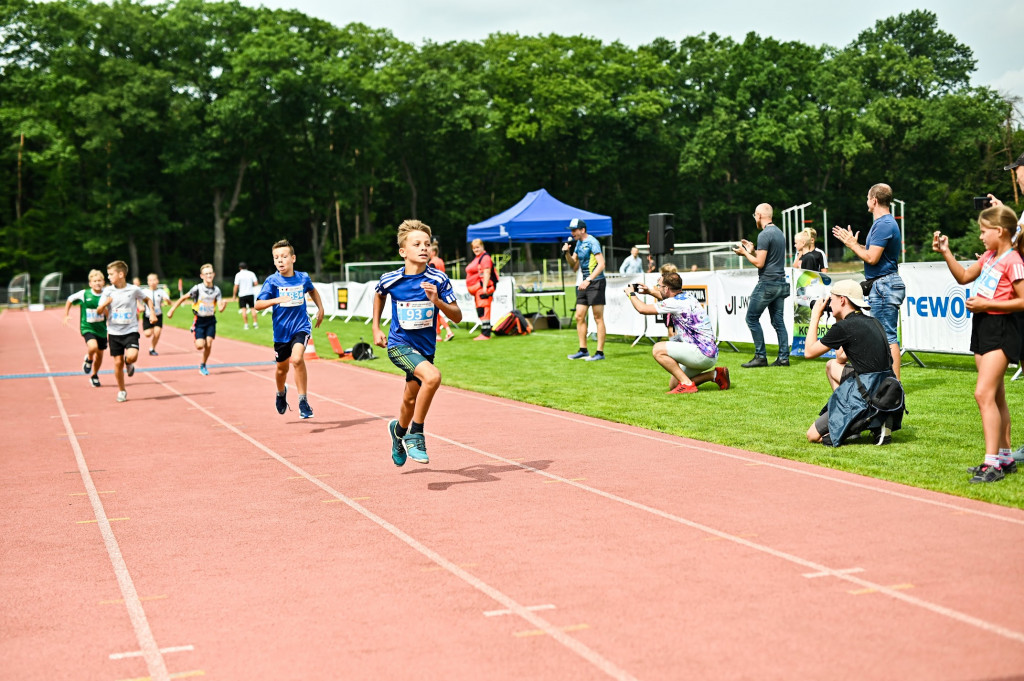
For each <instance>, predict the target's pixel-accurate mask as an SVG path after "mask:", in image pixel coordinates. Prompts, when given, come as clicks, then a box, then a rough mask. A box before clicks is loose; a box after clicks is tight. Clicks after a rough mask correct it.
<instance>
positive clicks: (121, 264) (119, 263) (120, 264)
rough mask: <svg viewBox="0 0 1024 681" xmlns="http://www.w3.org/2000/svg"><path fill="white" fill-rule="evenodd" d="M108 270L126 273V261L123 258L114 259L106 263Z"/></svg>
mask: <svg viewBox="0 0 1024 681" xmlns="http://www.w3.org/2000/svg"><path fill="white" fill-rule="evenodd" d="M107 269H108V270H117V271H118V272H124V273H125V274H128V263H126V262H125V261H124V260H115V261H114V262H112V263H110V264H109V265H107Z"/></svg>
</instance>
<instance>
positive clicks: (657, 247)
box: [647, 213, 676, 255]
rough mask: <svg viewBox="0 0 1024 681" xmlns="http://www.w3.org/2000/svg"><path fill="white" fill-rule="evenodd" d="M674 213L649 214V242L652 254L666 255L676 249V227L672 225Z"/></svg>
mask: <svg viewBox="0 0 1024 681" xmlns="http://www.w3.org/2000/svg"><path fill="white" fill-rule="evenodd" d="M674 217H675V216H674V215H673V214H672V213H651V214H650V215H648V216H647V222H648V230H649V231H648V232H647V244H648V245H649V246H650V247H651V255H665V254H666V253H672V252H674V251H675V248H676V246H675V244H676V229H675V227H674V226H673V225H672V219H673V218H674Z"/></svg>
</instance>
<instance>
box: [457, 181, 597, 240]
mask: <svg viewBox="0 0 1024 681" xmlns="http://www.w3.org/2000/svg"><path fill="white" fill-rule="evenodd" d="M573 218H580V219H581V220H583V221H584V222H586V223H587V234H589V235H591V236H609V235H610V234H611V233H612V219H611V218H610V217H608V216H607V215H599V214H598V213H591V212H589V211H585V210H581V209H579V208H573V207H572V206H570V205H568V204H565V203H562V202H561V201H559V200H558V199H556V198H555V197H553V196H551V194H548V192H547V190H546V189H538V190H537V191H535V192H530V193H529V194H527V195H526V196H524V197H523V198H522V200H521V201H520V202H519V203H517V204H516V205H514V206H512V207H511V208H509V209H508V210H505V211H502V212H501V213H498V214H497V215H495V216H494V217H492V218H488V219H487V220H484V221H483V222H478V223H476V224H475V225H470V226H469V228H468V229H467V230H466V241H472V240H473V239H480V240H481V241H505V242H509V241H512V242H519V243H524V242H532V243H536V242H555V241H565V240H566V239H567V238H568V237H569V222H570V221H571V220H572V219H573Z"/></svg>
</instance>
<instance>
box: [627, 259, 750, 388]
mask: <svg viewBox="0 0 1024 681" xmlns="http://www.w3.org/2000/svg"><path fill="white" fill-rule="evenodd" d="M682 288H683V280H682V278H681V277H680V276H679V274H677V273H675V272H669V273H668V274H666V275H665V276H663V277H662V278H661V280H660V281H659V282H658V295H657V296H655V297H656V298H659V300H657V301H656V302H655V303H653V304H651V303H645V302H642V301H641V300H640V299H639V298H638V297H637V294H638V293H643V294H650V293H651V291H650V290H649V289H648V288H647V286H646V285H644V284H637V285H636V288H634V287H633V286H627V287H626V289H625V291H626V295H627V296H629V302H630V303H632V304H633V308H634V309H635V310H636V311H637V312H639V313H640V314H647V315H654V314H663V315H665V316H666V320H667V322H666V326H667V327H668V328H669V334H670V336H669V339H668V340H667V341H661V342H659V343H655V345H654V349H653V350H652V354H653V355H654V359H655V360H656V361H657V362H658V364H660V365H661V367H662V368H663V369H664V370H665V371H667V372H668V373H669V374H671V376H672V378H671V380H670V381H669V384H668V387H669V390H668V392H669V394H673V395H678V394H681V393H695V392H697V386H698V385H700V384H701V383H707V382H708V381H714V382H715V383H716V384H717V385H718V389H719V390H728V389H729V385H730V383H729V369H728V368H726V367H716V366H715V361H716V360H717V359H718V342H717V341H716V340H715V331H714V329H712V328H711V320H710V319H708V315H707V313H706V312H705V311H704V307H703V306H702V305H701V304H700V302H699V301H698V300H697V299H696V298H694V297H693V296H691V295H690V294H689V293H684V292H683V290H682Z"/></svg>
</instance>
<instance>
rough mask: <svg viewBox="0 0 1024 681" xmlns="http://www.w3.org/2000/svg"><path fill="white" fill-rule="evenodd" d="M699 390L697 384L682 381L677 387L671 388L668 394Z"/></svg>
mask: <svg viewBox="0 0 1024 681" xmlns="http://www.w3.org/2000/svg"><path fill="white" fill-rule="evenodd" d="M695 392H697V386H696V385H694V384H693V383H680V384H679V385H677V386H676V387H674V388H672V389H671V390H669V391H668V392H667V393H665V394H666V395H681V394H683V393H695Z"/></svg>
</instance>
